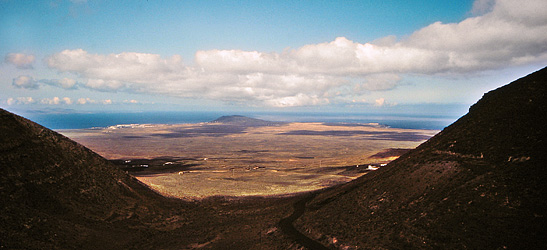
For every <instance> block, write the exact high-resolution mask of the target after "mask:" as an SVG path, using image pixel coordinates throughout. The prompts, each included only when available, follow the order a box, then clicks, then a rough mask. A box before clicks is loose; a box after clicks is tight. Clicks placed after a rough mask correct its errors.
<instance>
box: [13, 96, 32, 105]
mask: <svg viewBox="0 0 547 250" xmlns="http://www.w3.org/2000/svg"><path fill="white" fill-rule="evenodd" d="M35 102H36V101H35V100H34V98H32V97H17V98H13V97H10V98H8V99H7V100H6V103H7V104H8V105H10V106H11V105H16V104H32V103H35Z"/></svg>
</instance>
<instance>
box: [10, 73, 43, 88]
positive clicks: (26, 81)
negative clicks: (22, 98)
mask: <svg viewBox="0 0 547 250" xmlns="http://www.w3.org/2000/svg"><path fill="white" fill-rule="evenodd" d="M11 84H12V85H13V86H15V87H16V88H23V89H37V88H38V87H39V85H38V82H36V81H35V80H34V78H32V77H30V76H18V77H16V78H14V79H13V81H12V83H11Z"/></svg>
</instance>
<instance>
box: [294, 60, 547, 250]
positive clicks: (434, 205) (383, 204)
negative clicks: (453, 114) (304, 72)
mask: <svg viewBox="0 0 547 250" xmlns="http://www.w3.org/2000/svg"><path fill="white" fill-rule="evenodd" d="M546 89H547V69H545V68H544V69H542V70H540V71H538V72H536V73H533V74H531V75H529V76H527V77H524V78H521V79H519V80H517V81H515V82H513V83H511V84H509V85H506V86H504V87H501V88H499V89H497V90H494V91H491V92H489V93H487V94H485V95H484V97H483V98H482V99H481V100H480V101H479V102H477V103H476V104H475V105H473V106H472V107H471V108H470V111H469V113H468V114H467V115H465V116H464V117H462V118H460V119H459V120H458V121H457V122H455V123H454V124H452V125H450V126H449V127H447V128H445V129H444V130H443V131H442V132H440V133H439V134H438V135H436V136H435V137H433V138H431V139H430V140H429V141H427V142H425V143H424V144H422V145H421V146H419V147H418V148H417V149H415V150H413V151H411V152H409V153H407V154H405V155H403V156H402V157H400V158H399V159H398V160H396V161H394V162H392V163H391V164H389V165H388V166H387V167H385V168H382V169H380V170H378V171H376V172H375V173H371V174H368V175H365V176H363V177H362V178H360V179H358V180H356V181H354V182H352V183H349V184H347V185H344V186H343V187H341V188H337V189H333V190H330V191H327V192H324V193H322V194H320V195H318V196H317V197H316V198H315V199H314V200H313V201H312V202H311V203H310V205H309V210H308V212H307V213H306V214H305V215H304V216H303V217H302V219H301V220H300V221H298V222H297V225H298V226H299V227H300V229H301V231H304V232H308V233H309V235H311V236H313V237H315V238H320V239H322V241H323V242H324V243H325V244H331V246H332V245H336V246H337V247H343V246H346V247H350V248H351V247H356V246H359V247H360V248H363V247H364V248H370V249H401V248H418V249H430V248H440V249H446V248H449V249H465V248H468V249H503V248H509V249H511V248H520V249H544V248H545V247H546V245H547V244H546V242H545V239H546V238H547V229H546V227H545V225H546V219H545V216H546V213H547V201H546V200H545V199H544V198H543V197H544V196H545V193H547V170H546V169H545V166H546V163H545V160H546V154H547V153H546V152H547V147H546V142H545V139H546V138H547V136H546V129H545V122H544V120H545V117H546V114H547V105H546V102H547V98H546V93H547V91H546Z"/></svg>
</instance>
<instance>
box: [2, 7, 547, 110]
mask: <svg viewBox="0 0 547 250" xmlns="http://www.w3.org/2000/svg"><path fill="white" fill-rule="evenodd" d="M546 9H547V1H545V0H497V1H496V0H476V1H470V0H458V1H454V0H445V1H440V0H421V1H415V0H412V1H410V0H409V1H395V0H384V1H365V0H362V1H308V0H303V1H283V0H277V1H258V0H255V1H207V0H204V1H144V0H134V1H122V0H120V1H106V0H87V1H86V0H72V1H66V0H44V1H25V0H0V56H1V57H2V58H0V59H1V61H0V90H1V91H0V107H2V108H4V109H7V110H14V111H27V112H30V111H36V112H103V111H109V112H110V111H113V112H121V111H123V112H132V111H162V110H169V111H281V112H283V111H313V112H346V113H350V112H357V113H393V114H401V113H409V112H410V113H416V114H450V115H461V114H464V113H465V112H466V111H467V108H468V106H469V105H471V104H473V103H475V102H476V101H477V100H478V99H480V97H481V96H482V95H483V94H484V93H485V92H487V91H490V90H492V89H495V88H498V87H500V86H502V85H505V84H507V83H509V82H511V81H513V80H516V79H518V78H520V77H523V76H525V75H527V74H529V73H531V72H534V71H536V70H539V69H541V68H543V67H545V65H546V64H547V13H546V12H545V10H546Z"/></svg>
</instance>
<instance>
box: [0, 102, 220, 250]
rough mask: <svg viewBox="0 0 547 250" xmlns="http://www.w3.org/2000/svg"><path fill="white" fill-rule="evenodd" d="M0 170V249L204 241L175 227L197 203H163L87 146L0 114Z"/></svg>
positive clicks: (189, 230) (192, 231) (117, 246)
mask: <svg viewBox="0 0 547 250" xmlns="http://www.w3.org/2000/svg"><path fill="white" fill-rule="evenodd" d="M0 170H1V173H0V248H5V249H55V248H62V249H66V248H78V249H80V248H86V249H102V248H108V249H124V248H129V247H132V246H135V245H137V246H139V248H150V247H152V246H153V245H154V244H159V243H154V240H161V238H162V237H163V236H162V235H161V234H165V235H166V236H168V235H169V234H170V233H177V234H178V235H179V236H178V238H175V239H176V240H178V241H179V243H180V244H183V243H184V240H185V239H186V240H187V241H193V240H199V237H203V238H206V237H208V236H207V234H206V233H203V232H200V231H199V230H197V231H196V230H195V229H192V228H190V227H187V228H185V229H184V231H183V232H184V233H181V232H177V230H176V229H177V228H181V229H180V230H182V226H183V225H185V224H188V223H190V222H191V221H190V220H189V219H188V218H191V217H192V216H193V215H194V214H196V212H192V211H193V210H195V208H196V205H193V204H190V203H185V202H181V201H175V200H171V199H167V198H164V197H162V196H160V195H158V194H156V193H154V192H152V191H150V190H149V189H148V188H147V187H145V186H144V185H143V184H141V183H140V182H138V181H137V180H136V179H134V178H133V177H130V176H129V175H127V174H125V173H123V172H121V171H119V170H117V168H116V167H114V166H113V165H111V164H110V163H109V162H107V161H106V160H105V159H103V158H102V157H100V156H99V155H97V154H95V153H93V152H92V151H90V150H88V149H87V148H85V147H83V146H81V145H79V144H77V143H75V142H73V141H71V140H69V139H68V138H66V137H64V136H62V135H59V134H57V133H56V132H53V131H51V130H49V129H47V128H44V127H42V126H40V125H38V124H35V123H33V122H31V121H29V120H26V119H24V118H21V117H18V116H16V115H14V114H11V113H9V112H7V111H5V110H2V109H0ZM199 213H200V214H201V215H203V217H205V218H208V217H210V216H208V214H207V213H208V212H207V211H205V210H200V211H199ZM196 218H200V217H199V216H196ZM166 221H168V222H169V224H166ZM201 223H203V225H204V227H206V225H207V223H209V222H208V220H207V219H203V220H202V222H201ZM163 231H169V232H170V233H161V232H163ZM180 235H184V237H180ZM164 243H165V242H164ZM160 246H161V245H160ZM155 247H158V246H157V245H156V246H155Z"/></svg>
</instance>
